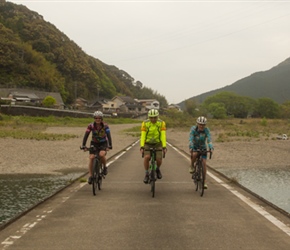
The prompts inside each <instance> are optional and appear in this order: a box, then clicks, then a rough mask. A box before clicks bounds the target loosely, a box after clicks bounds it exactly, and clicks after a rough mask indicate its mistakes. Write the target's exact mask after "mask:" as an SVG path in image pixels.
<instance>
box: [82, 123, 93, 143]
mask: <svg viewBox="0 0 290 250" xmlns="http://www.w3.org/2000/svg"><path fill="white" fill-rule="evenodd" d="M90 133H91V127H90V125H89V126H88V127H87V129H86V132H85V134H84V138H83V145H82V146H83V147H85V146H86V143H87V140H88V137H89V135H90Z"/></svg>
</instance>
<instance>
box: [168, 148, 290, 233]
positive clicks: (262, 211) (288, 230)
mask: <svg viewBox="0 0 290 250" xmlns="http://www.w3.org/2000/svg"><path fill="white" fill-rule="evenodd" d="M167 144H168V145H170V146H171V147H172V148H173V149H174V150H175V151H176V152H178V153H179V154H180V155H182V156H184V157H185V158H186V159H187V160H188V161H190V158H189V156H188V155H185V154H184V153H182V152H181V151H179V149H177V148H175V147H174V146H172V145H171V144H169V143H167ZM207 174H208V175H209V176H210V177H211V178H213V179H214V180H215V181H216V182H218V183H219V184H220V185H222V186H223V187H225V188H226V189H228V190H229V191H230V192H231V193H233V194H234V195H235V196H237V197H238V198H239V199H241V200H242V201H243V202H245V203H246V204H247V205H248V206H250V207H251V208H253V209H254V210H255V211H257V212H258V213H259V214H261V215H262V216H263V217H264V218H266V219H267V220H268V221H270V222H271V223H272V224H274V225H275V226H277V227H278V228H279V229H280V230H282V231H283V232H284V233H286V234H287V235H288V236H290V227H288V226H287V225H286V224H284V223H283V222H282V221H280V220H278V219H277V218H276V217H274V216H273V215H271V214H269V213H268V212H267V211H266V210H265V209H264V208H263V207H261V206H259V205H257V204H255V203H254V202H252V201H251V200H250V199H248V198H247V197H245V196H244V195H242V194H241V193H239V192H238V191H237V190H235V189H234V188H232V187H231V186H229V185H227V184H226V183H224V182H223V181H222V180H221V179H219V178H218V177H217V176H215V175H214V174H212V173H211V172H210V171H207Z"/></svg>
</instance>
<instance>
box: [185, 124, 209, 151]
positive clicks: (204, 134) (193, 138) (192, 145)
mask: <svg viewBox="0 0 290 250" xmlns="http://www.w3.org/2000/svg"><path fill="white" fill-rule="evenodd" d="M207 145H208V147H209V149H210V150H213V145H212V142H211V135H210V130H209V128H207V127H205V128H204V130H203V131H199V130H198V127H197V126H192V127H191V129H190V133H189V149H190V150H197V149H207Z"/></svg>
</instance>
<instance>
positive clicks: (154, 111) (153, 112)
mask: <svg viewBox="0 0 290 250" xmlns="http://www.w3.org/2000/svg"><path fill="white" fill-rule="evenodd" d="M158 115H159V112H158V110H157V109H150V110H149V112H148V117H157V116H158Z"/></svg>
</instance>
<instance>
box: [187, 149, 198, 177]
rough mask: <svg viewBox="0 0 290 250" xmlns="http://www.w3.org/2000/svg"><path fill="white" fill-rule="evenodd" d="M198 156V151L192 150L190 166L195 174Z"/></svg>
mask: <svg viewBox="0 0 290 250" xmlns="http://www.w3.org/2000/svg"><path fill="white" fill-rule="evenodd" d="M196 157H197V152H191V156H190V166H189V173H190V174H193V173H194V172H195V169H196V166H195V161H196Z"/></svg>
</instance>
